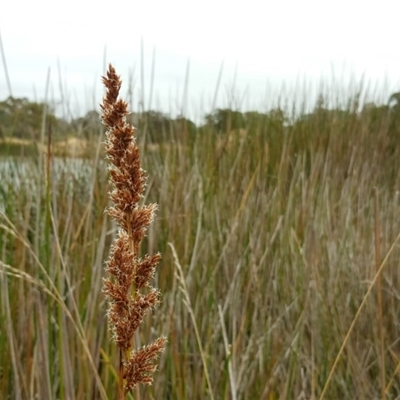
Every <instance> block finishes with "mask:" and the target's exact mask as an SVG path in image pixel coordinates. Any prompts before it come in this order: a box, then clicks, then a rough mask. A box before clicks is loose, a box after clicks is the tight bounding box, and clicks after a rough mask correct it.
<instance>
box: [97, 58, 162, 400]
mask: <svg viewBox="0 0 400 400" xmlns="http://www.w3.org/2000/svg"><path fill="white" fill-rule="evenodd" d="M103 83H104V85H105V87H106V95H105V97H104V99H103V103H102V105H101V110H102V113H101V118H102V122H103V124H104V125H105V126H106V128H107V132H106V141H105V149H106V155H107V156H106V157H107V161H108V163H109V174H110V177H109V182H110V185H111V188H112V189H111V191H110V193H109V198H110V200H111V201H112V202H113V205H112V206H111V207H109V208H108V209H107V213H108V214H109V215H110V216H111V217H112V218H113V219H114V220H115V222H116V223H117V225H118V227H119V229H118V233H117V236H116V238H115V241H114V243H113V244H112V246H111V249H110V253H109V258H108V260H107V262H106V271H107V272H108V274H109V276H108V277H106V278H104V280H103V292H104V294H105V295H106V296H107V300H108V311H107V316H108V322H109V327H110V330H111V331H112V334H113V341H114V342H115V344H116V345H117V346H118V348H119V358H120V359H119V370H118V398H119V400H122V399H125V398H126V395H127V393H128V392H130V391H132V390H133V389H135V388H136V398H139V396H140V394H139V390H138V385H139V384H151V383H152V380H153V378H152V374H153V372H154V371H155V369H156V359H157V358H158V357H159V355H160V354H161V352H162V351H163V349H164V346H165V342H166V339H165V338H164V337H159V338H158V339H156V340H155V341H154V342H153V343H151V344H149V345H147V346H144V347H141V348H137V346H135V334H136V332H137V330H138V328H139V326H140V324H141V323H142V321H143V318H144V316H145V315H146V314H147V313H148V312H149V311H151V310H152V309H153V308H154V307H155V306H156V305H157V304H158V303H159V301H160V300H159V298H160V293H159V291H158V290H157V289H155V288H153V287H152V286H151V285H150V283H149V281H150V280H151V278H152V277H153V275H154V271H155V268H156V266H157V264H158V262H159V260H160V257H161V256H160V254H159V253H157V254H155V255H146V256H145V257H144V258H141V257H140V255H139V252H140V244H141V242H142V240H143V237H144V235H145V233H146V230H147V227H148V226H149V224H150V223H151V222H152V220H153V217H154V213H155V211H156V208H157V206H156V204H149V205H141V204H140V201H141V199H142V198H143V193H144V189H145V184H146V175H145V172H144V171H143V169H142V168H141V160H140V152H139V148H138V146H137V144H136V140H135V135H134V134H135V128H134V127H133V126H132V125H130V124H128V123H127V121H126V116H127V115H128V113H129V112H128V105H127V103H126V102H125V101H124V100H122V99H119V90H120V88H121V83H122V82H121V79H120V77H119V76H118V75H117V74H116V71H115V69H114V67H113V66H112V65H110V66H109V69H108V71H107V75H106V76H105V77H103Z"/></svg>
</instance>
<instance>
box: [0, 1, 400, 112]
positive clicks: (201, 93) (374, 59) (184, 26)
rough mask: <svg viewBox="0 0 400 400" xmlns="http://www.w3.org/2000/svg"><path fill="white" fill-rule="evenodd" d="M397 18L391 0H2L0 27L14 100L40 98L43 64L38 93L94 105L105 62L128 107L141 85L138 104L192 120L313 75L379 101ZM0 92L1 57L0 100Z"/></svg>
mask: <svg viewBox="0 0 400 400" xmlns="http://www.w3.org/2000/svg"><path fill="white" fill-rule="evenodd" d="M399 15H400V2H399V1H395V0H392V1H385V0H381V1H379V2H377V1H366V0H364V1H358V0H347V1H342V0H338V1H335V2H332V1H323V0H319V1H312V0H303V1H296V0H279V1H276V0H274V1H260V0H258V1H257V0H246V1H240V2H236V1H232V0H230V1H225V0H213V1H210V0H202V1H180V0H168V1H167V0H154V1H151V0H141V1H134V0H130V1H124V0H113V1H107V2H106V1H102V0H97V1H92V0H79V1H78V0H69V1H57V0H35V1H32V0H24V1H18V0H13V1H3V2H2V5H1V12H0V31H1V36H2V42H3V48H4V53H5V59H6V63H7V67H8V73H9V78H10V82H11V89H12V94H13V95H14V96H15V97H22V96H26V97H29V98H30V99H38V100H43V99H44V97H45V93H46V90H45V88H46V80H47V75H48V71H50V90H49V99H50V100H51V101H55V102H58V103H59V102H63V104H64V106H65V105H66V104H68V105H69V106H70V108H71V111H72V112H73V113H75V114H79V113H83V112H85V111H86V110H87V109H93V108H96V107H97V105H98V103H99V102H100V98H101V95H102V87H101V84H100V78H99V76H100V75H101V74H102V73H104V62H106V63H108V62H111V63H113V64H114V66H115V67H116V68H117V71H118V73H119V74H121V75H122V77H123V80H124V83H125V86H124V87H123V90H124V92H123V94H124V95H125V94H126V92H127V90H128V86H129V83H130V82H131V87H132V88H133V105H132V106H133V108H134V109H136V110H137V109H138V107H139V104H140V99H141V95H142V93H143V92H142V89H143V87H144V98H145V107H146V108H147V107H148V106H150V107H151V108H152V109H161V110H162V111H164V112H171V113H173V114H178V113H180V112H183V113H185V114H186V115H187V116H188V117H190V118H194V119H196V118H198V117H199V115H200V114H204V112H208V111H210V109H211V107H212V105H215V106H217V107H225V106H231V107H240V108H241V109H255V108H257V109H260V110H263V109H266V108H268V107H270V106H271V105H273V104H274V103H275V102H276V101H277V98H278V97H279V96H280V97H281V98H283V97H285V96H288V97H290V96H292V95H293V92H294V91H297V93H299V92H300V90H301V91H303V92H307V91H308V90H310V96H309V97H310V98H312V95H311V88H316V87H318V85H319V83H320V82H321V80H322V81H323V82H324V83H325V84H326V85H329V84H333V85H336V86H339V87H342V88H343V90H344V91H345V90H347V88H349V86H351V85H353V87H356V86H357V85H358V84H359V83H360V81H361V79H362V78H363V77H364V81H365V82H366V83H368V84H369V85H370V87H371V88H372V91H375V93H377V94H376V96H378V97H379V96H382V98H384V97H385V96H386V95H387V93H389V94H390V93H391V92H393V91H398V90H400V86H399V81H400V79H399V78H400V46H399V35H398V16H399ZM141 43H143V56H144V57H143V65H144V69H143V71H144V80H143V81H142V77H141ZM153 54H154V55H155V69H154V79H153V80H152V77H151V75H152V74H151V71H152V61H153ZM221 68H222V79H221V83H220V86H219V91H218V93H217V97H216V98H215V91H216V86H217V82H218V76H219V73H220V71H221ZM187 71H188V75H187ZM186 76H188V84H187V85H186V84H185V80H186ZM152 81H153V82H154V89H153V92H152V96H150V94H151V82H152ZM142 82H144V85H143V84H142ZM8 95H9V89H8V85H7V81H6V74H5V70H4V63H1V68H0V99H1V100H3V99H5V98H6V97H7V96H8ZM63 99H64V100H63Z"/></svg>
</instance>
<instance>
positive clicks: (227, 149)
mask: <svg viewBox="0 0 400 400" xmlns="http://www.w3.org/2000/svg"><path fill="white" fill-rule="evenodd" d="M322 95H324V94H322ZM326 95H327V96H329V95H330V94H329V93H328V94H326ZM99 101H100V99H99ZM281 110H282V111H283V114H284V115H286V119H285V121H283V120H282V119H280V118H275V117H272V116H273V115H272V114H271V115H270V118H258V117H257V115H256V114H254V115H252V116H251V115H249V117H248V118H247V119H246V120H245V121H244V125H243V126H241V127H240V129H239V128H238V129H236V128H235V126H233V125H232V124H230V123H228V124H225V125H223V126H222V127H221V126H219V127H217V126H216V125H213V124H211V123H210V124H206V125H204V126H202V127H201V128H196V129H193V126H190V127H189V126H187V124H186V122H185V120H182V121H180V122H179V123H178V122H176V123H173V124H172V123H171V124H170V125H169V126H168V129H164V130H163V132H162V134H160V135H158V136H156V135H155V132H152V126H151V123H150V122H149V121H147V120H146V119H142V120H141V121H140V122H141V123H140V124H139V126H137V127H138V144H139V147H140V150H141V156H142V165H143V168H144V169H145V170H146V171H147V175H148V185H147V188H146V192H145V198H144V199H143V200H144V202H145V203H149V202H156V203H158V205H159V210H158V212H157V216H156V218H155V221H154V223H153V224H152V225H150V228H149V231H148V232H147V237H146V238H145V240H144V242H143V245H142V249H141V252H142V253H143V255H144V254H147V253H148V254H154V253H156V252H158V251H160V252H161V253H162V260H161V262H160V265H159V266H158V268H157V273H156V276H155V282H154V286H156V287H158V288H160V291H161V293H162V302H161V304H160V306H159V307H158V308H157V309H156V310H155V311H154V312H153V313H152V314H151V315H149V316H148V317H147V318H146V320H145V322H144V325H143V326H142V327H141V328H140V334H139V335H138V336H137V337H136V339H135V340H136V342H137V343H139V344H140V343H148V342H150V341H152V340H154V339H155V338H157V337H158V336H160V335H165V336H166V337H167V340H168V343H167V345H166V349H165V351H164V353H163V354H162V356H161V358H160V363H159V367H158V371H157V372H156V373H155V374H154V383H153V385H152V386H150V387H142V388H141V389H140V390H141V398H143V399H171V400H172V399H176V400H186V399H215V400H217V399H223V400H228V399H233V400H236V399H248V400H252V399H265V400H273V399H298V400H300V399H322V398H324V399H377V398H381V399H384V398H387V399H397V398H400V269H399V267H400V249H399V234H400V172H399V171H400V123H399V121H400V119H398V110H397V109H396V107H389V106H387V107H378V106H376V107H375V106H369V107H367V106H365V107H360V104H359V98H358V97H357V96H355V97H354V98H353V97H351V96H349V99H348V102H347V106H346V107H344V108H342V109H340V110H339V109H338V108H336V109H335V107H333V108H331V109H328V108H324V107H322V106H321V104H320V105H319V106H317V107H316V108H315V109H314V111H313V112H312V113H311V114H308V115H306V112H305V111H301V108H300V109H299V108H298V109H297V110H296V112H294V111H293V109H291V108H287V109H285V108H282V109H281ZM283 114H282V115H283ZM274 115H275V114H274ZM189 128H190V129H189ZM52 135H53V136H54V137H55V136H56V135H57V132H56V131H53V132H52ZM154 137H156V138H158V139H157V140H155V139H154ZM150 139H151V140H150ZM104 140H105V138H104V129H103V128H102V127H101V126H100V124H99V126H98V129H97V130H95V131H93V132H92V135H91V137H90V144H91V146H90V148H91V149H92V152H91V155H90V156H89V157H86V158H84V159H77V158H71V157H59V156H58V157H55V156H52V141H51V140H50V135H48V134H47V130H46V129H45V128H44V129H43V135H42V140H41V143H40V146H38V147H37V151H36V152H33V153H32V155H30V156H28V157H18V156H15V151H14V152H13V154H14V156H12V157H3V158H0V272H1V273H0V397H1V398H2V399H34V398H38V399H108V398H109V399H114V398H116V387H117V381H118V369H117V368H118V354H117V349H116V348H115V346H114V345H113V343H112V342H111V341H110V336H111V333H110V332H109V331H108V328H107V320H106V315H105V312H106V308H107V307H106V300H105V298H104V295H103V294H102V293H101V288H102V277H103V276H104V274H105V273H104V266H105V265H104V260H105V259H106V258H107V255H108V252H109V247H110V244H111V243H112V241H113V238H114V237H115V235H116V226H115V224H114V223H112V222H111V221H110V219H109V217H108V216H107V214H106V213H104V210H105V208H106V207H107V206H108V204H109V200H108V196H107V192H108V190H109V187H108V177H107V169H106V164H105V162H104V149H103V146H102V142H103V141H104ZM377 271H379V272H380V274H378V273H377ZM129 398H131V399H133V398H134V397H133V396H131V397H129Z"/></svg>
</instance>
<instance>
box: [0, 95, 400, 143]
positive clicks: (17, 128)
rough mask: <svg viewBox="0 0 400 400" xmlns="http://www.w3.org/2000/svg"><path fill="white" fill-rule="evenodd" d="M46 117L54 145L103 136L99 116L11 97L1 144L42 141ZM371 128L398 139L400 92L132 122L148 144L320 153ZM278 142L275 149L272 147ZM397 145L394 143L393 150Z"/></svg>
mask: <svg viewBox="0 0 400 400" xmlns="http://www.w3.org/2000/svg"><path fill="white" fill-rule="evenodd" d="M44 115H45V116H46V127H45V132H48V131H49V130H50V129H51V131H52V135H53V140H55V141H57V140H58V139H60V140H62V139H65V138H67V137H76V136H78V137H82V138H84V139H87V140H89V139H91V138H93V137H96V136H97V137H98V135H101V134H102V133H103V132H104V130H103V127H102V125H101V121H100V118H99V113H98V111H95V110H91V111H89V112H87V113H86V114H85V115H84V116H82V117H79V118H75V119H71V120H70V121H67V120H65V119H62V118H58V117H56V115H55V110H54V109H53V108H52V107H50V106H49V105H46V104H45V103H38V102H31V101H29V100H28V99H26V98H13V97H8V98H7V99H6V100H4V101H2V102H0V139H1V138H11V137H12V138H19V139H26V140H38V139H39V138H40V132H41V130H42V124H43V116H44ZM361 120H362V121H363V123H364V125H363V126H365V123H366V122H367V124H368V126H369V131H370V132H371V133H373V132H378V131H379V130H381V129H385V130H387V132H389V136H390V138H389V139H388V140H389V142H393V141H394V139H395V138H397V137H398V133H399V122H400V92H399V93H393V94H392V95H391V96H390V98H389V100H388V103H387V104H386V105H378V104H375V103H373V102H372V103H366V104H364V105H363V107H360V106H359V103H358V100H357V99H355V100H353V102H352V103H351V102H350V103H349V104H348V106H347V107H346V108H345V109H339V108H336V109H332V108H327V107H326V106H325V104H324V98H323V97H322V96H320V97H319V98H318V100H317V102H316V105H315V107H314V109H313V110H312V112H310V113H300V115H295V116H291V115H288V112H287V111H284V110H283V109H281V108H279V107H278V108H275V109H272V110H269V111H267V112H264V113H262V112H259V111H248V112H241V111H237V110H231V109H228V108H224V109H216V110H214V111H212V112H211V113H209V114H206V115H205V116H204V122H203V124H202V125H200V126H196V124H195V123H194V122H193V121H191V120H190V119H187V118H185V117H183V116H178V117H177V118H171V117H170V116H168V115H167V114H164V113H162V112H159V111H155V110H148V111H145V112H142V113H132V114H130V115H129V116H128V122H130V123H132V124H133V125H134V126H136V127H138V129H139V132H140V133H141V134H143V135H144V136H145V138H146V141H147V142H149V143H162V142H171V141H178V142H181V141H182V142H186V141H187V140H188V139H190V138H194V137H195V134H196V133H204V132H213V133H216V134H218V135H226V134H230V133H231V132H234V131H241V130H242V131H243V130H245V131H246V132H248V133H249V134H251V135H258V136H261V137H263V139H265V140H268V141H269V142H270V145H272V146H273V147H274V146H275V147H276V146H278V147H279V143H278V142H282V140H280V138H282V135H284V134H287V133H289V134H293V135H294V138H293V146H294V148H296V147H298V146H306V147H307V146H308V145H309V146H311V147H314V148H316V147H318V146H319V145H320V144H321V142H326V144H327V143H328V141H329V140H330V135H331V134H332V133H334V134H335V135H339V134H341V135H349V134H350V133H351V131H353V130H354V129H355V128H356V127H357V126H358V125H359V123H360V121H361ZM273 142H274V143H273ZM391 145H394V142H393V143H392V144H391Z"/></svg>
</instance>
